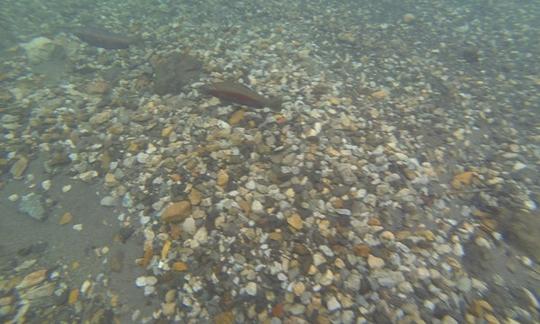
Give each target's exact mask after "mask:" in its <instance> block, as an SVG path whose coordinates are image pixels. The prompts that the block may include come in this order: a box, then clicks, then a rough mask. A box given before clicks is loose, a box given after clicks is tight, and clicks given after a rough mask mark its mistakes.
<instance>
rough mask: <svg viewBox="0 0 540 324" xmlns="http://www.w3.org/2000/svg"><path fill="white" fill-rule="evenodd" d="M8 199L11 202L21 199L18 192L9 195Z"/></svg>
mask: <svg viewBox="0 0 540 324" xmlns="http://www.w3.org/2000/svg"><path fill="white" fill-rule="evenodd" d="M8 200H9V201H11V202H16V201H17V200H19V195H18V194H12V195H9V197H8Z"/></svg>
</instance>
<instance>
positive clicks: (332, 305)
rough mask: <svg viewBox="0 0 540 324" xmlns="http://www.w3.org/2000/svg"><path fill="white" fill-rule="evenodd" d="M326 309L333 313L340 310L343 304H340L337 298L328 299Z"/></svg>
mask: <svg viewBox="0 0 540 324" xmlns="http://www.w3.org/2000/svg"><path fill="white" fill-rule="evenodd" d="M326 308H328V310H329V311H330V312H333V311H335V310H338V309H340V308H341V304H340V303H339V302H338V300H337V299H336V297H334V296H332V297H330V298H328V300H327V301H326Z"/></svg>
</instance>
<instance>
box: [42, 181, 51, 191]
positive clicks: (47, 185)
mask: <svg viewBox="0 0 540 324" xmlns="http://www.w3.org/2000/svg"><path fill="white" fill-rule="evenodd" d="M51 186H52V182H51V180H45V181H43V182H41V188H43V190H45V191H48V190H49V189H51Z"/></svg>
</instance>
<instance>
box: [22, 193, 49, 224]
mask: <svg viewBox="0 0 540 324" xmlns="http://www.w3.org/2000/svg"><path fill="white" fill-rule="evenodd" d="M41 200H42V196H41V195H39V194H36V193H33V192H32V193H29V194H28V195H24V196H22V199H21V200H20V202H19V211H21V212H23V213H25V214H27V215H29V216H30V217H32V218H34V219H37V220H44V219H45V217H46V215H45V207H44V206H43V203H42V202H41Z"/></svg>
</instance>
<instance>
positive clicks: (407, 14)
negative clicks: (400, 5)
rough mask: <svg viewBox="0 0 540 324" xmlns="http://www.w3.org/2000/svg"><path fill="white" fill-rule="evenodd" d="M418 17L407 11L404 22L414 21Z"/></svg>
mask: <svg viewBox="0 0 540 324" xmlns="http://www.w3.org/2000/svg"><path fill="white" fill-rule="evenodd" d="M415 19H416V17H415V16H414V15H413V14H412V13H406V14H404V15H403V22H404V23H406V24H410V23H412V22H413V21H414V20H415Z"/></svg>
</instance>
